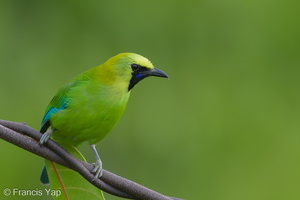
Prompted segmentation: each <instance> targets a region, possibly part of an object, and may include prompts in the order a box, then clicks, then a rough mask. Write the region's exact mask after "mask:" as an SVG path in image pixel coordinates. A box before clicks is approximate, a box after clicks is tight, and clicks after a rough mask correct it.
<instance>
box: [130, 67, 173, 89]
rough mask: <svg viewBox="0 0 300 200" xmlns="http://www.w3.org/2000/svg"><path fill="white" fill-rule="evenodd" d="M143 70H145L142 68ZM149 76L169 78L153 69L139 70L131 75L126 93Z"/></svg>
mask: <svg viewBox="0 0 300 200" xmlns="http://www.w3.org/2000/svg"><path fill="white" fill-rule="evenodd" d="M144 69H145V68H144ZM149 76H157V77H162V78H169V76H168V75H167V74H166V73H165V72H163V71H161V70H160V69H157V68H153V69H151V70H148V69H147V70H139V71H135V72H133V73H132V78H131V80H130V83H129V87H128V91H130V90H131V89H132V88H133V87H134V86H135V85H136V84H137V83H138V82H140V81H141V80H143V79H144V78H146V77H149Z"/></svg>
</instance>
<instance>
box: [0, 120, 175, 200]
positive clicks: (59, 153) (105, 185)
mask: <svg viewBox="0 0 300 200" xmlns="http://www.w3.org/2000/svg"><path fill="white" fill-rule="evenodd" d="M26 136H28V137H26ZM41 136H42V133H40V132H38V131H36V130H34V129H32V128H31V127H29V126H27V125H25V124H24V123H18V122H11V121H5V120H0V138H2V139H3V140H6V141H7V142H10V143H12V144H14V145H16V146H18V147H21V148H23V149H25V150H27V151H29V152H31V153H34V154H36V155H38V156H40V157H43V158H45V159H48V160H50V161H53V162H56V163H58V164H60V165H63V166H65V167H67V168H70V169H73V170H75V171H77V172H78V173H79V174H81V176H83V177H84V178H85V179H86V180H87V181H89V182H90V183H92V184H93V185H94V186H96V187H97V188H99V189H101V190H103V191H105V192H107V193H109V194H112V195H115V196H119V197H123V198H127V199H137V200H150V199H151V200H181V199H178V198H174V197H168V196H164V195H162V194H160V193H158V192H155V191H153V190H151V189H148V188H146V187H144V186H142V185H139V184H137V183H135V182H133V181H130V180H128V179H125V178H123V177H120V176H118V175H115V174H113V173H111V172H109V171H106V170H103V174H102V176H101V178H100V179H95V180H94V173H93V172H92V170H93V168H94V165H92V164H90V163H86V162H84V161H82V160H79V159H77V158H75V157H73V156H72V155H71V154H70V153H68V152H67V151H66V150H65V149H64V148H62V147H61V146H60V145H58V144H57V143H56V142H54V141H53V140H48V141H47V142H46V143H45V144H44V145H40V144H39V142H38V141H39V140H40V138H41Z"/></svg>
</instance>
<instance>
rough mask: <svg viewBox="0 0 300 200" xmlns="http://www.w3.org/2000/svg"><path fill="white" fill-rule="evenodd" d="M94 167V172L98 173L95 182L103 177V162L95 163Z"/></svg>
mask: <svg viewBox="0 0 300 200" xmlns="http://www.w3.org/2000/svg"><path fill="white" fill-rule="evenodd" d="M93 165H94V166H95V167H94V169H93V171H92V172H93V173H96V174H95V177H94V178H93V180H95V179H97V178H100V177H101V176H102V173H103V169H102V162H101V160H97V161H96V162H95V163H93Z"/></svg>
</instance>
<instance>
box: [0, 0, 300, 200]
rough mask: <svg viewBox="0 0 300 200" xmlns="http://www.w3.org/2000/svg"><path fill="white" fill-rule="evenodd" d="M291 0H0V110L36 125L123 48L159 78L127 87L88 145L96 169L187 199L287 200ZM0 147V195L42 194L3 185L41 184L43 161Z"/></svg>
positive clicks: (296, 43) (293, 156) (294, 69)
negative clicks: (127, 95) (124, 102)
mask: <svg viewBox="0 0 300 200" xmlns="http://www.w3.org/2000/svg"><path fill="white" fill-rule="evenodd" d="M299 5H300V2H299V1H298V2H297V1H293V0H286V1H280V0H273V1H271V0H269V1H268V0H263V1H258V0H245V1H234V0H228V1H223V0H213V1H175V0H172V1H171V0H160V1H138V0H130V1H115V0H112V1H102V0H90V1H80V0H75V1H57V0H56V1H55V0H54V1H37V0H35V1H34V0H27V1H21V0H9V1H8V0H1V1H0V91H1V97H0V110H1V112H0V118H1V119H5V120H12V121H18V122H26V123H27V124H28V125H29V126H32V127H34V128H36V129H39V124H40V121H41V119H42V116H43V113H44V110H45V108H46V106H47V104H48V103H49V101H50V100H51V98H52V97H53V95H54V94H55V92H56V91H57V90H58V89H59V88H60V87H61V86H62V85H63V84H64V83H65V82H66V81H68V80H69V79H71V78H72V77H74V76H75V75H77V74H79V73H81V72H83V71H85V70H87V69H90V68H92V67H94V66H97V65H99V64H101V63H103V62H104V61H105V60H106V59H108V58H109V57H111V56H113V55H115V54H117V53H120V52H136V53H139V54H142V55H144V56H146V57H148V58H149V59H150V60H151V61H152V62H153V63H154V65H155V66H156V67H158V68H160V69H162V70H164V71H165V72H167V73H168V74H169V75H170V77H171V79H170V80H165V79H158V78H151V79H150V78H149V79H147V80H145V81H142V82H141V83H140V84H138V86H136V87H135V88H134V90H133V92H132V95H131V99H130V102H129V105H128V107H127V110H126V111H125V114H124V116H123V117H122V119H121V121H120V122H119V124H118V125H117V126H116V128H115V129H114V130H113V131H112V133H111V134H110V135H108V136H107V137H106V138H105V139H104V140H103V141H102V142H100V143H99V144H98V149H99V152H100V155H101V157H102V160H103V162H104V168H105V169H107V170H110V171H112V172H114V173H116V174H119V175H121V176H124V177H126V178H129V179H131V180H133V181H136V182H138V183H141V184H143V185H145V186H147V187H149V188H151V189H154V190H157V191H158V192H161V193H163V194H166V195H171V196H176V197H180V198H184V199H190V200H191V199H199V200H201V199H205V200H240V199H243V200H253V199H255V200H266V199H280V200H281V199H288V200H299V199H300V190H299V185H300V134H299V131H300V123H299V122H300V94H299V85H300V37H299V36H300V25H299V20H300V14H299ZM86 147H87V146H84V147H83V149H82V151H83V152H84V154H85V155H86V157H87V158H88V159H89V161H91V162H92V161H93V155H92V153H91V152H90V150H89V148H86ZM0 157H1V166H0V169H1V170H0V180H1V181H0V199H4V200H5V199H50V198H49V197H46V196H43V197H39V196H38V197H34V196H29V197H20V196H19V197H13V196H10V197H5V196H4V195H3V189H4V188H19V189H43V188H44V186H42V185H40V183H39V175H40V171H41V169H42V166H43V162H44V161H43V159H41V158H39V157H37V156H35V155H32V154H30V153H28V152H26V151H24V150H22V149H19V148H17V147H15V146H13V145H11V144H9V143H7V142H5V141H2V140H1V141H0ZM105 196H106V199H111V200H117V199H119V198H116V197H112V196H109V195H107V194H105Z"/></svg>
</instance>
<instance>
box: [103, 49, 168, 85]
mask: <svg viewBox="0 0 300 200" xmlns="http://www.w3.org/2000/svg"><path fill="white" fill-rule="evenodd" d="M98 69H99V71H98V73H99V76H98V78H99V80H100V81H101V82H102V83H103V84H118V85H120V86H121V85H123V86H126V87H127V88H128V91H130V90H131V89H132V88H133V87H134V86H135V85H136V84H137V83H138V82H139V81H141V80H143V79H144V78H146V77H149V76H158V77H165V78H168V75H167V74H166V73H164V72H163V71H161V70H159V69H157V68H155V67H154V66H153V64H152V63H151V62H150V61H149V60H148V59H147V58H145V57H143V56H141V55H138V54H135V53H120V54H118V55H116V56H114V57H112V58H110V59H108V60H107V61H106V62H105V63H104V64H102V65H100V66H99V67H98Z"/></svg>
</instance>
